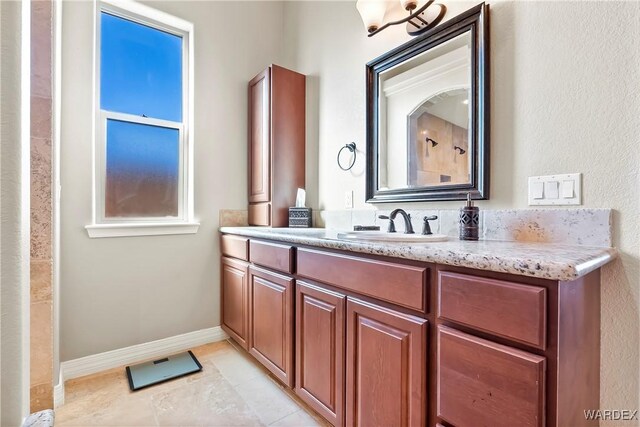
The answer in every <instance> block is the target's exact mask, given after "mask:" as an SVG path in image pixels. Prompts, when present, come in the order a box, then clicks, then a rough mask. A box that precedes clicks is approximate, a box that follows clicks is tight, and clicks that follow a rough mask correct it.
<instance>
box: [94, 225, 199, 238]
mask: <svg viewBox="0 0 640 427" xmlns="http://www.w3.org/2000/svg"><path fill="white" fill-rule="evenodd" d="M198 228H200V223H199V222H173V223H160V224H156V223H122V224H92V225H87V226H86V227H85V229H86V230H87V233H88V234H89V237H90V238H92V239H99V238H103V237H134V236H162V235H168V234H195V233H197V232H198Z"/></svg>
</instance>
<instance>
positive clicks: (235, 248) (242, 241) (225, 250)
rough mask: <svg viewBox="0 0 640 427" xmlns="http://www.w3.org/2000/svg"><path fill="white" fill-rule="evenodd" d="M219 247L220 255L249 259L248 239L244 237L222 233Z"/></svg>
mask: <svg viewBox="0 0 640 427" xmlns="http://www.w3.org/2000/svg"><path fill="white" fill-rule="evenodd" d="M220 249H221V251H222V255H225V256H229V257H232V258H238V259H241V260H243V261H248V260H249V239H248V238H246V237H240V236H232V235H229V234H223V235H222V237H221V238H220Z"/></svg>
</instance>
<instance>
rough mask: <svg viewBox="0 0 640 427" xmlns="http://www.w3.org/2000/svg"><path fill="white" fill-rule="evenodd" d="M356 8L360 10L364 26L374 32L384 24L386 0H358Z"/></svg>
mask: <svg viewBox="0 0 640 427" xmlns="http://www.w3.org/2000/svg"><path fill="white" fill-rule="evenodd" d="M356 9H358V12H360V17H361V18H362V22H364V27H365V28H366V29H367V31H368V32H370V33H372V32H374V31H375V30H377V29H378V28H380V27H381V26H382V23H383V22H384V15H385V14H386V13H387V2H386V1H385V0H358V1H357V2H356Z"/></svg>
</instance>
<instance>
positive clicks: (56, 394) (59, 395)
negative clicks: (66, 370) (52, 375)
mask: <svg viewBox="0 0 640 427" xmlns="http://www.w3.org/2000/svg"><path fill="white" fill-rule="evenodd" d="M63 403H64V379H63V378H62V367H60V373H59V375H58V384H56V385H54V386H53V409H56V408H57V407H58V406H60V405H62V404H63Z"/></svg>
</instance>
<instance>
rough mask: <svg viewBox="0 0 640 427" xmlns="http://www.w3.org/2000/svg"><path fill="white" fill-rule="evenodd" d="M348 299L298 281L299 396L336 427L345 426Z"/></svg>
mask: <svg viewBox="0 0 640 427" xmlns="http://www.w3.org/2000/svg"><path fill="white" fill-rule="evenodd" d="M346 301H347V297H346V296H345V295H343V294H341V293H339V292H334V291H331V290H328V289H323V288H322V287H319V286H315V285H312V284H310V283H306V282H303V281H300V280H299V281H298V282H296V341H295V347H296V381H295V382H296V387H295V391H296V394H297V395H298V396H299V397H300V398H301V399H302V400H304V401H305V402H306V403H307V404H308V405H309V406H311V407H312V408H313V409H315V410H316V411H317V412H318V413H319V414H321V415H322V416H323V417H324V418H326V419H327V420H328V421H329V422H331V424H333V425H334V426H343V425H344V381H345V376H344V375H345V370H344V368H345V360H344V358H345V356H344V349H345V309H346Z"/></svg>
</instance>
